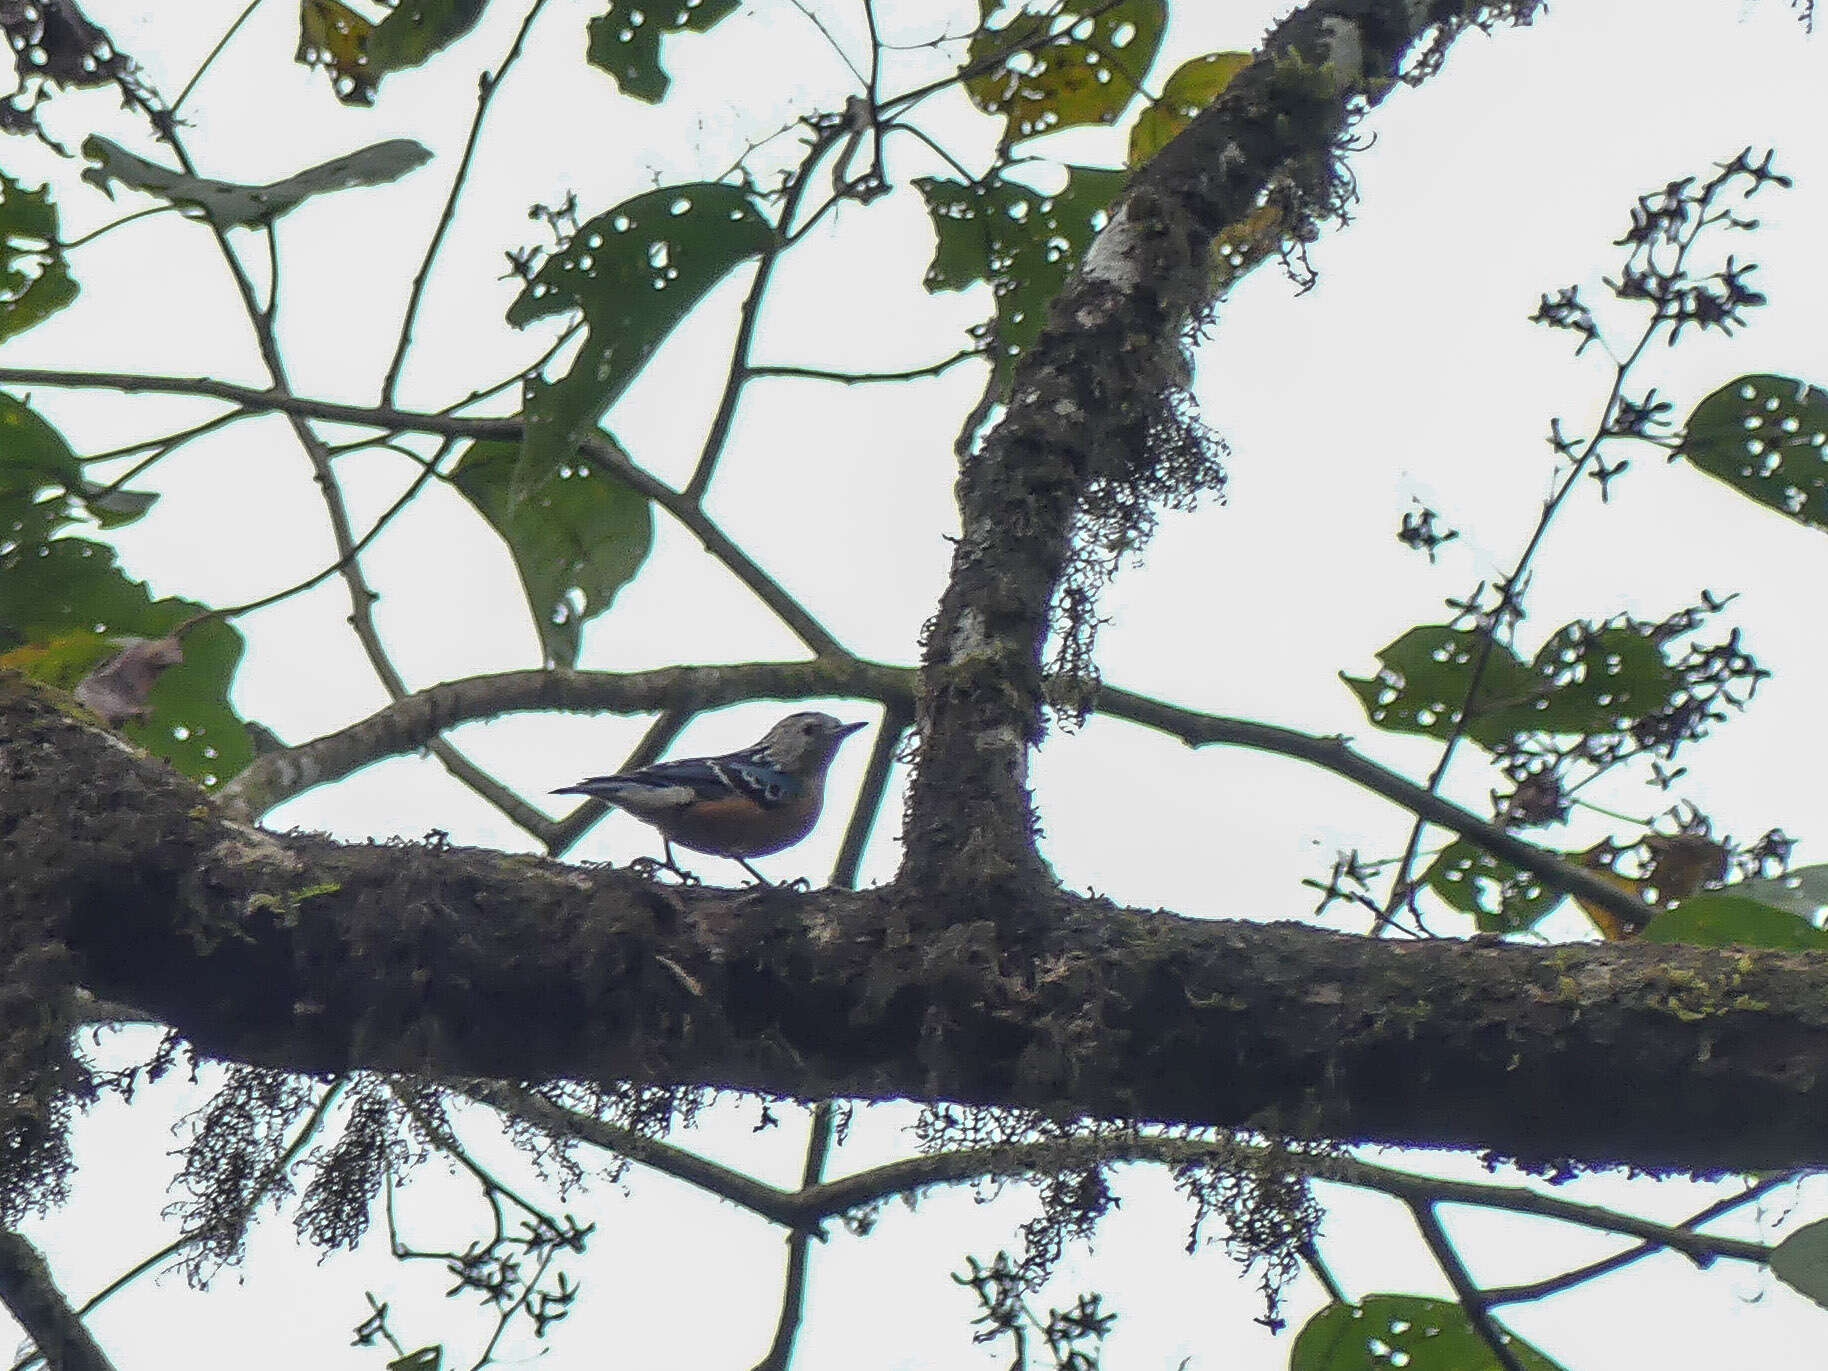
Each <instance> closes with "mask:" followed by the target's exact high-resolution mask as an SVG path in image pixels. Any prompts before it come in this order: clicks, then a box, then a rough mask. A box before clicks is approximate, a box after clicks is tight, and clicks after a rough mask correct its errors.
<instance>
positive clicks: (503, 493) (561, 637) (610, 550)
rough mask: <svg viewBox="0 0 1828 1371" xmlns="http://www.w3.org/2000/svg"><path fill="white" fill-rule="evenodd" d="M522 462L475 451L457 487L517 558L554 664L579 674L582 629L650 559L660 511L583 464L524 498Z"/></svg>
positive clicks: (514, 448) (497, 446)
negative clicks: (519, 476)
mask: <svg viewBox="0 0 1828 1371" xmlns="http://www.w3.org/2000/svg"><path fill="white" fill-rule="evenodd" d="M519 461H520V449H519V447H518V445H517V444H515V443H512V442H495V441H490V442H478V443H472V444H471V445H470V449H469V451H468V452H466V453H464V455H463V460H462V461H461V462H459V463H458V464H457V469H456V471H455V472H453V473H452V478H451V479H452V480H453V482H454V483H455V484H456V486H457V489H459V490H460V491H462V492H463V493H464V495H465V496H466V497H468V499H469V501H470V503H471V504H473V505H474V506H476V508H477V510H478V511H479V512H480V513H481V514H482V516H483V518H485V519H487V520H488V521H489V523H490V524H491V525H492V526H493V527H494V529H495V531H496V532H497V533H499V534H500V535H501V537H502V540H503V541H504V542H506V543H507V545H508V549H509V551H510V552H512V553H513V554H514V565H515V566H516V568H517V569H518V570H519V571H520V579H521V585H522V586H523V587H524V588H525V589H526V592H527V603H528V605H529V606H530V607H531V608H532V610H533V618H534V622H535V623H537V624H538V625H539V631H540V642H541V647H542V650H543V651H544V653H545V657H546V661H547V663H548V665H555V666H565V667H569V666H575V665H576V664H577V659H578V642H579V637H580V635H581V633H582V631H583V627H584V624H585V623H586V622H587V621H589V620H590V619H593V618H595V617H596V616H597V615H599V614H601V613H602V612H603V611H604V610H606V609H608V608H609V606H610V604H611V603H612V602H613V601H614V600H615V598H616V592H617V591H619V590H621V589H622V587H623V586H625V585H627V584H628V583H629V581H631V580H633V579H634V576H635V573H636V572H637V571H639V570H640V569H641V564H642V562H643V561H645V560H646V559H647V554H648V550H649V549H650V548H651V547H652V546H653V542H654V510H653V506H652V505H651V504H650V503H649V502H648V501H647V499H646V498H644V497H643V496H641V495H639V494H637V493H636V492H635V491H633V490H631V489H630V488H629V487H628V486H626V485H624V484H623V483H622V482H621V481H619V480H617V479H616V478H615V477H614V476H612V475H610V474H609V473H608V472H605V471H601V470H598V469H596V468H593V467H590V466H588V465H587V464H585V463H584V462H583V461H582V460H578V461H576V462H574V463H573V464H572V465H569V466H565V467H561V468H559V469H558V470H556V471H553V472H550V473H548V474H547V475H546V477H545V478H544V479H543V480H541V481H538V482H536V483H535V484H534V485H533V487H532V488H531V489H530V490H528V491H527V492H526V494H525V495H523V496H517V494H516V492H515V489H514V487H515V471H516V467H517V466H518V464H519Z"/></svg>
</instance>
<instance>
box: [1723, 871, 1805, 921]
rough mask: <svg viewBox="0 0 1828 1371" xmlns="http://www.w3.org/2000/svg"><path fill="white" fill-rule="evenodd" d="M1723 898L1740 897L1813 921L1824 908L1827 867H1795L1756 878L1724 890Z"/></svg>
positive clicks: (1736, 883) (1737, 883) (1739, 882)
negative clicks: (1818, 911)
mask: <svg viewBox="0 0 1828 1371" xmlns="http://www.w3.org/2000/svg"><path fill="white" fill-rule="evenodd" d="M1721 893H1722V894H1723V895H1742V896H1744V897H1745V898H1746V899H1748V900H1756V901H1758V903H1759V904H1768V905H1771V906H1773V907H1774V908H1777V909H1787V910H1789V911H1790V912H1791V913H1792V914H1800V915H1802V916H1803V917H1804V918H1805V919H1809V920H1810V922H1814V918H1813V916H1814V914H1815V912H1816V911H1817V910H1818V909H1821V908H1822V907H1823V906H1824V905H1828V866H1799V867H1797V868H1796V869H1795V870H1793V871H1786V872H1785V873H1784V874H1783V875H1781V876H1759V877H1755V878H1754V879H1752V880H1749V881H1738V882H1735V883H1734V884H1732V885H1729V886H1727V887H1726V889H1725V890H1723V891H1722V892H1721Z"/></svg>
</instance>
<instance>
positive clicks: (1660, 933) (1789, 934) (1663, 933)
mask: <svg viewBox="0 0 1828 1371" xmlns="http://www.w3.org/2000/svg"><path fill="white" fill-rule="evenodd" d="M1641 936H1642V937H1643V939H1644V941H1645V942H1651V943H1694V944H1696V945H1698V946H1701V947H1733V946H1741V945H1742V946H1745V947H1773V948H1779V949H1786V950H1792V949H1794V950H1800V949H1804V948H1817V947H1828V931H1824V930H1822V929H1820V928H1817V927H1816V926H1815V925H1814V924H1812V923H1810V922H1809V920H1807V919H1805V918H1803V917H1802V916H1801V915H1800V914H1795V913H1792V912H1791V911H1790V910H1788V909H1777V908H1774V907H1773V906H1771V905H1768V904H1760V903H1759V902H1758V901H1757V900H1748V899H1746V898H1745V897H1744V896H1743V895H1735V894H1732V893H1730V892H1728V891H1724V890H1722V891H1714V892H1712V893H1710V894H1706V895H1697V896H1695V897H1694V898H1693V899H1692V900H1684V901H1682V903H1681V904H1679V905H1677V906H1676V907H1675V908H1674V909H1665V910H1662V911H1660V912H1659V913H1658V914H1657V915H1656V917H1654V918H1653V919H1651V921H1650V922H1649V923H1648V924H1646V925H1645V926H1644V932H1643V933H1642V935H1641Z"/></svg>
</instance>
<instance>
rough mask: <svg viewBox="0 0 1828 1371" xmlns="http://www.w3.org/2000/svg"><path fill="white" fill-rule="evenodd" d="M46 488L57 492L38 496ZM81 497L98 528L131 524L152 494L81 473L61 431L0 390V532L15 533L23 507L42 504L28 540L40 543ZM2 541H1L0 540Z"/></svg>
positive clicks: (151, 501) (68, 516)
mask: <svg viewBox="0 0 1828 1371" xmlns="http://www.w3.org/2000/svg"><path fill="white" fill-rule="evenodd" d="M47 490H55V491H58V492H60V494H59V495H57V496H55V497H53V498H51V499H48V500H47V499H44V498H42V497H43V495H44V492H45V491H47ZM71 499H76V500H79V501H81V502H82V503H83V504H84V505H85V506H86V507H87V509H88V511H89V513H90V515H92V516H93V517H94V519H95V520H96V522H98V523H99V524H101V525H102V527H104V528H116V527H119V526H120V525H122V524H128V523H132V522H133V521H134V520H135V519H137V518H139V517H140V515H142V514H144V513H145V512H146V511H147V510H148V509H150V508H151V507H152V503H153V501H154V500H156V499H158V496H156V495H154V494H152V493H151V492H149V491H142V490H118V489H113V488H111V487H108V486H104V485H98V484H96V483H95V482H93V481H89V480H87V479H85V478H84V476H83V469H82V463H81V461H79V460H78V459H77V456H76V454H75V453H73V452H71V451H70V445H69V444H68V443H66V442H64V440H63V435H62V434H61V433H59V432H58V431H57V430H56V429H55V428H53V427H52V426H51V425H50V423H49V422H48V421H47V420H46V419H45V418H44V416H42V415H41V414H39V413H38V412H37V411H36V410H34V409H33V408H32V407H31V406H30V405H28V404H26V403H25V402H24V401H23V400H19V399H15V398H14V397H13V396H11V395H7V394H5V393H4V392H0V534H3V533H6V532H7V531H9V530H10V531H11V532H12V533H13V534H14V535H15V536H16V535H18V534H19V533H20V532H21V531H22V525H21V526H20V527H15V524H18V523H19V521H21V520H22V519H23V517H24V513H25V510H26V508H27V507H28V506H42V507H43V508H42V511H41V512H42V514H43V515H44V516H46V518H45V521H44V522H43V523H42V524H41V526H40V529H39V532H38V534H37V535H36V536H35V537H34V538H33V541H37V542H42V541H43V540H44V539H46V538H49V537H50V535H51V534H52V532H54V531H55V529H56V528H57V527H58V526H59V525H61V524H64V523H67V522H69V519H70V511H69V501H70V500H71ZM0 541H4V539H0Z"/></svg>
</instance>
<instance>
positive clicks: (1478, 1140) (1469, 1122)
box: [0, 678, 1828, 1170]
mask: <svg viewBox="0 0 1828 1371" xmlns="http://www.w3.org/2000/svg"><path fill="white" fill-rule="evenodd" d="M0 781H3V782H4V783H3V784H0V917H6V918H13V919H19V920H27V919H29V918H32V917H35V918H38V919H43V918H45V917H47V916H48V915H54V918H55V927H56V928H57V930H58V935H57V936H59V937H60V938H61V939H62V940H63V942H64V943H65V944H66V945H67V947H68V949H69V954H70V957H71V959H72V965H73V967H74V971H73V974H74V975H75V976H76V978H77V979H78V980H79V981H80V982H81V983H82V984H83V985H85V986H86V987H87V988H88V989H90V990H91V991H93V992H94V993H95V994H96V995H98V996H100V997H102V998H104V999H107V1000H113V1001H119V1002H122V1003H127V1004H134V1005H138V1006H141V1007H142V1008H144V1009H145V1010H146V1012H148V1013H150V1014H153V1015H156V1016H157V1017H158V1018H159V1019H160V1020H161V1021H163V1022H165V1023H168V1024H170V1025H171V1026H173V1027H174V1028H176V1029H177V1030H178V1031H179V1032H181V1033H183V1034H184V1035H185V1036H186V1037H187V1038H188V1039H189V1040H190V1041H191V1042H192V1043H193V1044H194V1045H195V1046H196V1047H197V1048H198V1049H199V1050H200V1051H202V1052H204V1053H207V1054H209V1055H213V1056H216V1057H220V1058H226V1059H230V1060H237V1061H246V1062H255V1063H261V1064H266V1065H273V1066H279V1067H283V1068H286V1069H289V1070H293V1071H301V1072H339V1071H344V1070H349V1069H373V1070H380V1071H405V1072H418V1073H426V1074H435V1075H439V1076H444V1077H461V1078H472V1079H474V1078H489V1079H520V1080H530V1081H537V1080H546V1079H559V1078H569V1079H577V1080H585V1081H598V1082H608V1081H642V1082H656V1083H663V1084H677V1083H696V1084H703V1085H707V1086H712V1087H718V1088H729V1089H737V1090H753V1091H761V1092H765V1093H775V1094H781V1095H792V1096H798V1097H801V1098H814V1099H817V1098H836V1097H842V1096H852V1097H857V1098H865V1099H888V1098H916V1099H931V1098H944V1099H950V1100H956V1101H960V1102H963V1103H969V1104H1000V1105H1008V1106H1014V1107H1020V1108H1028V1109H1036V1110H1040V1111H1042V1112H1044V1113H1046V1114H1049V1115H1052V1116H1054V1117H1060V1118H1069V1117H1078V1116H1084V1115H1092V1116H1100V1117H1105V1118H1132V1119H1157V1120H1171V1121H1177V1122H1182V1123H1186V1124H1192V1125H1211V1126H1219V1127H1252V1128H1258V1129H1261V1130H1263V1131H1264V1132H1267V1133H1271V1134H1279V1135H1283V1136H1292V1137H1299V1138H1331V1139H1338V1140H1342V1141H1359V1140H1370V1141H1379V1142H1386V1143H1393V1144H1403V1145H1417V1146H1437V1147H1482V1148H1488V1149H1491V1150H1493V1151H1495V1152H1497V1153H1500V1154H1505V1155H1512V1156H1518V1157H1521V1158H1524V1159H1526V1160H1531V1161H1545V1160H1550V1159H1554V1158H1563V1157H1573V1158H1580V1159H1584V1160H1587V1161H1590V1162H1612V1161H1620V1162H1623V1161H1629V1162H1633V1163H1636V1164H1638V1165H1642V1166H1646V1167H1672V1168H1683V1167H1687V1168H1697V1169H1703V1170H1719V1169H1722V1168H1746V1169H1765V1168H1770V1167H1780V1166H1807V1165H1819V1164H1821V1163H1822V1162H1823V1161H1824V1160H1828V965H1824V959H1822V958H1820V957H1816V956H1812V955H1810V954H1806V953H1776V952H1762V951H1748V950H1740V949H1726V950H1721V949H1709V948H1699V947H1677V946H1637V945H1630V944H1617V945H1604V946H1592V947H1588V946H1580V947H1559V948H1553V949H1549V950H1546V951H1545V950H1536V949H1531V948H1526V947H1519V946H1511V945H1504V944H1495V945H1492V944H1485V943H1480V942H1474V943H1460V942H1451V941H1446V940H1442V941H1438V942H1426V943H1407V944H1390V943H1379V942H1374V941H1371V940H1366V939H1361V938H1354V937H1347V936H1343V935H1338V934H1331V933H1327V932H1323V931H1320V930H1316V929H1314V928H1311V927H1308V926H1304V925H1294V924H1256V923H1247V922H1230V921H1221V920H1209V919H1188V918H1180V917H1176V916H1174V915H1170V914H1165V913H1159V912H1151V911H1141V910H1126V909H1122V908H1119V907H1117V906H1114V905H1111V904H1109V903H1108V902H1105V901H1102V900H1097V899H1084V898H1075V897H1072V896H1069V895H1066V894H1064V893H1062V892H1059V891H1057V890H1056V889H1055V888H1054V887H1053V885H1052V883H1051V882H1037V883H1036V884H1035V885H1034V886H1032V887H1029V888H1016V887H1011V888H1010V889H1009V890H1008V891H1007V892H1006V897H1007V898H1009V899H1012V900H1021V901H1023V902H1024V907H1023V908H1021V909H1019V910H1016V911H1014V912H1013V917H1014V918H1015V920H1016V926H1019V927H1022V928H1026V929H1029V930H1031V931H1030V932H1029V933H1028V934H1027V935H1026V936H1025V937H1024V938H1023V939H1022V940H1020V941H1015V940H1012V939H1011V938H1010V936H1009V935H1008V934H1006V933H1000V932H999V931H998V930H997V928H996V927H994V926H993V925H991V924H989V923H987V922H984V921H976V920H972V921H965V922H957V921H955V915H956V913H957V911H956V908H955V906H954V905H953V904H952V903H951V901H950V899H949V897H948V896H946V895H945V894H944V893H935V892H934V891H932V890H927V889H922V888H921V887H918V886H913V885H908V884H898V885H895V886H891V887H888V888H884V889H878V890H871V891H864V892H842V891H831V890H824V891H815V892H810V893H805V894H802V893H799V892H795V891H790V890H781V889H769V890H751V891H744V892H727V891H720V890H714V889H702V888H694V889H679V888H674V887H664V886H656V885H654V884H652V883H649V882H646V881H643V880H641V879H639V878H638V877H636V876H635V875H634V874H632V873H630V872H628V871H622V870H611V869H594V870H580V869H577V868H572V867H565V866H561V865H558V864H555V863H550V862H545V861H541V860H539V859H536V858H530V857H525V856H510V855H503V854H500V853H494V852H482V851H470V850H454V849H447V848H441V847H438V846H435V845H428V846H410V845H396V846H386V847H381V846H368V845H352V846H347V847H345V846H341V845H339V844H336V843H332V842H329V841H327V840H323V839H319V838H313V837H309V836H286V837H279V836H274V835H269V834H263V833H260V832H259V831H257V830H253V829H249V828H246V827H244V826H241V825H239V824H236V823H233V822H231V821H229V820H227V819H225V818H222V817H220V815H219V811H218V809H217V807H216V806H215V805H214V804H213V802H212V801H210V800H209V798H208V797H207V796H205V795H204V794H203V793H202V792H201V791H200V790H198V789H197V788H196V787H195V786H193V785H192V784H191V783H190V782H188V781H185V780H184V779H182V778H181V777H178V776H176V775H174V774H172V773H171V772H170V771H169V770H168V769H166V768H165V767H163V766H162V765H161V764H160V763H158V762H156V761H154V760H152V759H149V758H147V757H144V756H143V755H141V754H139V753H138V752H136V751H134V750H133V749H131V748H128V747H126V746H125V745H123V744H122V743H120V742H119V741H118V740H117V739H115V738H114V737H112V736H111V735H108V734H106V733H103V732H101V731H100V730H98V729H94V728H92V727H89V726H87V725H84V724H82V723H80V722H78V721H77V720H76V719H74V718H72V717H70V716H68V715H66V714H65V713H63V712H62V710H61V709H60V708H58V707H57V706H56V705H55V704H54V702H53V697H52V696H51V695H49V694H47V693H46V692H44V691H43V690H42V689H41V688H38V687H34V686H31V685H29V684H27V683H24V682H23V681H21V680H19V679H18V678H0ZM47 912H48V914H47ZM681 972H683V973H684V974H683V975H681V974H680V973H681Z"/></svg>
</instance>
